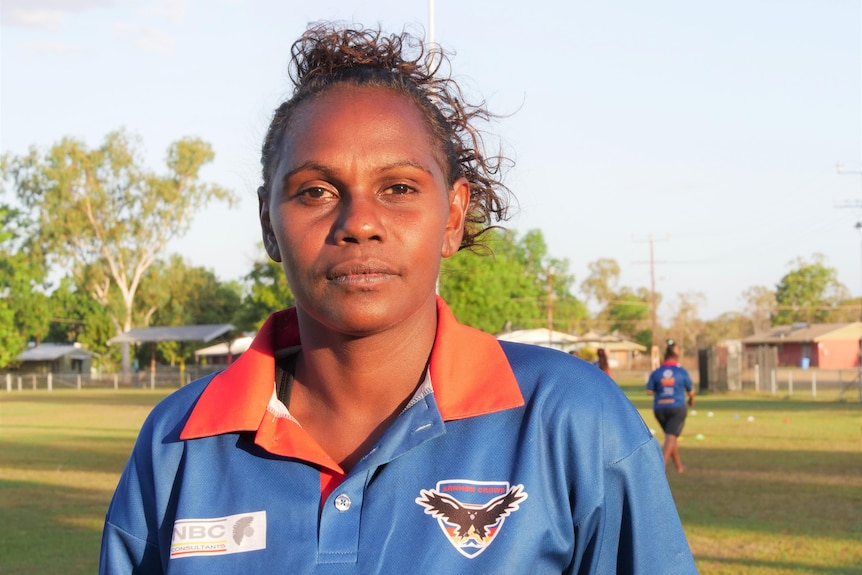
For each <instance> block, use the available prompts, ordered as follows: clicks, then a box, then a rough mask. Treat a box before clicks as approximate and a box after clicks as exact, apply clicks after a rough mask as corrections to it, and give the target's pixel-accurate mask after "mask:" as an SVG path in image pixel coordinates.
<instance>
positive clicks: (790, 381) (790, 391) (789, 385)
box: [787, 369, 793, 396]
mask: <svg viewBox="0 0 862 575" xmlns="http://www.w3.org/2000/svg"><path fill="white" fill-rule="evenodd" d="M787 395H790V396H792V395H793V370H792V369H791V370H790V371H789V372H788V375H787Z"/></svg>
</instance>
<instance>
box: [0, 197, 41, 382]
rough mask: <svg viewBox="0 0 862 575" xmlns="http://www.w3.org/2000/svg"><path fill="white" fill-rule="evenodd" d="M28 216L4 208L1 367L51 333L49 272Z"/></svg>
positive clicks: (0, 211)
mask: <svg viewBox="0 0 862 575" xmlns="http://www.w3.org/2000/svg"><path fill="white" fill-rule="evenodd" d="M30 228H31V222H30V221H29V220H28V218H27V217H26V214H24V213H22V212H21V211H19V210H16V209H14V208H12V207H10V206H9V205H8V204H0V367H5V366H6V365H8V364H9V363H10V362H12V361H13V360H14V359H15V357H17V356H18V354H20V353H21V352H22V351H23V350H24V348H25V347H26V345H27V341H28V339H30V338H33V339H35V340H37V341H39V340H41V339H42V338H43V337H44V336H45V335H47V333H48V328H49V323H48V320H49V315H50V312H49V311H48V305H47V301H48V296H47V295H46V290H47V288H48V285H47V280H46V276H47V268H46V266H45V260H44V258H42V257H41V254H40V250H39V246H38V244H36V243H34V242H33V238H32V235H31V230H30Z"/></svg>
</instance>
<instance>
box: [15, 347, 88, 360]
mask: <svg viewBox="0 0 862 575" xmlns="http://www.w3.org/2000/svg"><path fill="white" fill-rule="evenodd" d="M94 355H96V354H94V353H92V352H89V351H87V350H86V349H81V348H80V347H78V346H76V345H74V344H71V343H43V344H40V345H37V346H35V347H31V348H29V349H26V350H24V351H22V352H21V353H20V354H18V357H17V358H15V359H17V360H18V361H55V360H58V359H60V358H61V357H65V356H69V357H70V358H71V359H89V358H91V357H93V356H94Z"/></svg>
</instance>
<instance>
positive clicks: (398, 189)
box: [389, 184, 413, 195]
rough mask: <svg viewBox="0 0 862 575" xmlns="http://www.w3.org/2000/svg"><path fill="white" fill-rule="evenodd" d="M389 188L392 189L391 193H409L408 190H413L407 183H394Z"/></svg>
mask: <svg viewBox="0 0 862 575" xmlns="http://www.w3.org/2000/svg"><path fill="white" fill-rule="evenodd" d="M389 189H390V190H392V193H393V194H395V195H401V194H409V193H410V192H412V191H413V188H411V187H410V186H408V185H407V184H395V185H394V186H391V187H390V188H389Z"/></svg>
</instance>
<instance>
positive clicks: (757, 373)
mask: <svg viewBox="0 0 862 575" xmlns="http://www.w3.org/2000/svg"><path fill="white" fill-rule="evenodd" d="M754 391H760V366H759V365H757V364H756V363H755V364H754Z"/></svg>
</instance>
